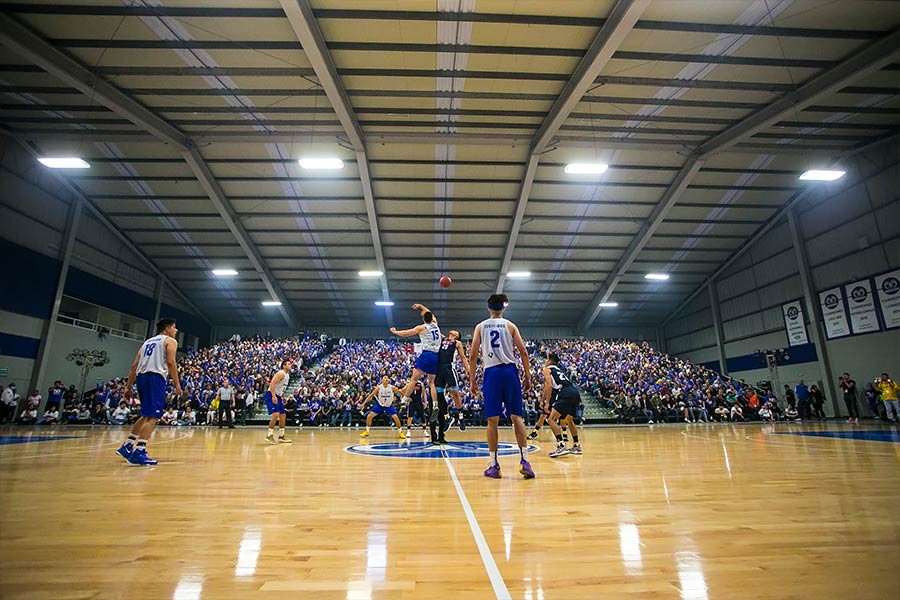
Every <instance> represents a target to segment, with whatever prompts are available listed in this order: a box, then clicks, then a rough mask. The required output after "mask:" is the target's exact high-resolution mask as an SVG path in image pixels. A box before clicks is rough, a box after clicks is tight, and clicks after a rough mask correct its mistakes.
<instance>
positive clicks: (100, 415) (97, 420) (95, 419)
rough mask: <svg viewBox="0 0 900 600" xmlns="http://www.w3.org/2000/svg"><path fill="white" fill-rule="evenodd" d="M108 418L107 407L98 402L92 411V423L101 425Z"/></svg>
mask: <svg viewBox="0 0 900 600" xmlns="http://www.w3.org/2000/svg"><path fill="white" fill-rule="evenodd" d="M105 420H106V408H104V406H103V404H101V403H100V402H97V403H96V404H94V410H93V411H92V412H91V423H93V424H94V425H100V424H101V423H103V422H104V421H105Z"/></svg>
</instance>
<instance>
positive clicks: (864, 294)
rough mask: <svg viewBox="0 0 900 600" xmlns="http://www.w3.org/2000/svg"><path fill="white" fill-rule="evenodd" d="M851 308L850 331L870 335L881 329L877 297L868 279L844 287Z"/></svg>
mask: <svg viewBox="0 0 900 600" xmlns="http://www.w3.org/2000/svg"><path fill="white" fill-rule="evenodd" d="M844 292H845V293H846V294H847V304H848V305H849V306H850V329H851V330H852V331H853V333H870V332H872V331H878V330H879V329H881V327H879V325H878V315H876V314H875V297H874V296H873V295H872V284H871V282H870V281H869V280H868V279H864V280H862V281H858V282H856V283H851V284H850V285H845V286H844Z"/></svg>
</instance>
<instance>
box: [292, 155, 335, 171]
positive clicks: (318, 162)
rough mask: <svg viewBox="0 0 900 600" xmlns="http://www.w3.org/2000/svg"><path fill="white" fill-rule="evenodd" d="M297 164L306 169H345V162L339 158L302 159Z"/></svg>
mask: <svg viewBox="0 0 900 600" xmlns="http://www.w3.org/2000/svg"><path fill="white" fill-rule="evenodd" d="M297 162H299V163H300V166H301V167H302V168H304V169H319V170H332V171H336V170H338V169H343V168H344V161H342V160H341V159H339V158H301V159H300V160H299V161H297Z"/></svg>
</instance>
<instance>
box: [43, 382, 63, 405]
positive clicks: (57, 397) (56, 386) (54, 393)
mask: <svg viewBox="0 0 900 600" xmlns="http://www.w3.org/2000/svg"><path fill="white" fill-rule="evenodd" d="M65 391H66V386H64V385H63V382H62V381H54V382H53V385H52V386H50V389H49V390H47V406H48V407H49V406H50V405H51V404H55V405H56V407H57V408H59V405H60V404H61V403H62V399H63V392H65Z"/></svg>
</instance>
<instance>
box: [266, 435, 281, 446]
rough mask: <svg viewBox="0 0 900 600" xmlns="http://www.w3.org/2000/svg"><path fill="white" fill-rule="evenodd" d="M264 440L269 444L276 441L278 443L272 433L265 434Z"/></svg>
mask: <svg viewBox="0 0 900 600" xmlns="http://www.w3.org/2000/svg"><path fill="white" fill-rule="evenodd" d="M266 441H267V442H269V443H270V444H277V443H278V440H276V439H275V436H274V435H267V436H266Z"/></svg>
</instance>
